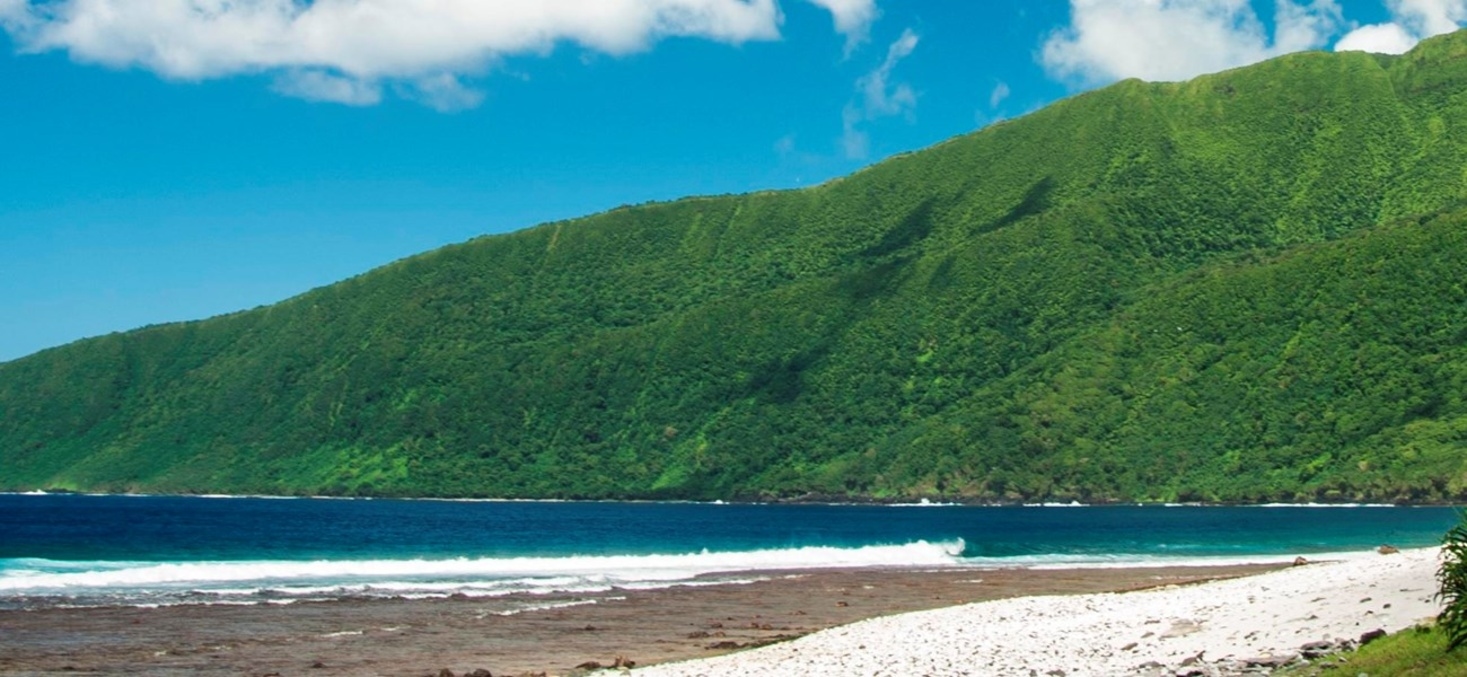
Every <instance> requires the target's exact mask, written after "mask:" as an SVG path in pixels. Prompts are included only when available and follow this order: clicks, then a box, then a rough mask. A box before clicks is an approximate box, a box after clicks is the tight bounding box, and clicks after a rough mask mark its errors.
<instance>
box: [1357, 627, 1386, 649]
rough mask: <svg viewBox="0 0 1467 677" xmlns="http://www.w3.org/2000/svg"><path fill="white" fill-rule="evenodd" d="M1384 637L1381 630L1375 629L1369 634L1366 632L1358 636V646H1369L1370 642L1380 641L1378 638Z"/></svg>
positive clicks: (1383, 631)
mask: <svg viewBox="0 0 1467 677" xmlns="http://www.w3.org/2000/svg"><path fill="white" fill-rule="evenodd" d="M1385 636H1386V631H1385V630H1382V629H1380V628H1376V629H1374V630H1371V631H1370V632H1367V633H1365V634H1363V635H1360V646H1365V645H1366V644H1369V643H1371V642H1374V641H1375V640H1377V639H1380V638H1382V637H1385Z"/></svg>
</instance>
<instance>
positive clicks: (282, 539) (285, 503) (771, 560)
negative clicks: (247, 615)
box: [0, 494, 1459, 613]
mask: <svg viewBox="0 0 1467 677" xmlns="http://www.w3.org/2000/svg"><path fill="white" fill-rule="evenodd" d="M1458 519H1459V511H1458V510H1457V509H1455V508H1450V507H1388V506H1346V507H1324V506H1257V507H1207V506H1080V507H1074V506H1024V507H974V506H951V505H936V504H927V503H921V504H914V505H907V506H866V505H758V504H754V505H751V504H706V503H577V502H521V501H437V500H380V499H379V500H341V499H310V498H298V499H297V498H293V499H280V498H266V497H246V498H233V497H174V496H90V495H74V494H64V495H19V494H8V495H0V609H35V608H47V607H92V606H116V605H127V606H161V605H175V604H291V603H296V602H301V601H315V600H335V599H358V598H391V597H405V598H431V597H447V596H469V597H485V598H493V597H499V598H504V599H514V600H516V603H517V606H512V607H510V606H507V607H506V608H507V609H510V610H511V611H513V610H514V609H523V608H532V607H533V604H529V603H527V602H525V600H527V599H528V600H534V599H537V598H544V599H546V600H554V601H553V603H554V604H564V603H574V602H575V600H576V599H578V598H577V597H576V596H577V595H590V594H603V595H604V594H606V593H608V591H610V592H615V591H616V590H619V589H620V590H631V589H646V588H657V587H666V586H672V585H707V584H717V583H733V582H746V581H752V580H758V579H759V578H761V577H766V576H772V575H787V574H788V573H789V572H791V571H796V572H797V571H799V570H802V569H815V568H831V567H909V568H929V569H937V568H954V567H971V568H993V567H1032V568H1056V567H1096V566H1106V567H1114V566H1159V565H1168V564H1198V563H1216V564H1226V563H1240V562H1275V561H1289V560H1292V559H1293V558H1294V557H1296V556H1299V555H1303V556H1305V557H1308V558H1311V559H1322V558H1340V557H1362V556H1375V555H1374V552H1373V551H1374V548H1375V547H1377V546H1379V545H1381V544H1385V543H1389V544H1391V545H1394V546H1397V547H1401V548H1407V547H1420V546H1429V545H1434V544H1437V543H1438V542H1439V540H1440V538H1441V535H1442V534H1443V533H1444V532H1445V531H1446V530H1447V529H1448V528H1450V527H1451V526H1452V525H1453V524H1455V523H1456V522H1457V521H1458ZM567 600H569V601H567ZM540 608H543V606H542V607H540ZM508 612H509V611H507V612H506V613H508Z"/></svg>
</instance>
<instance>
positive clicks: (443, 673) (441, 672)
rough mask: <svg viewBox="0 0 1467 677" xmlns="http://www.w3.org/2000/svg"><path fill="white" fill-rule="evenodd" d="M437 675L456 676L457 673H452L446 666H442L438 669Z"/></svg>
mask: <svg viewBox="0 0 1467 677" xmlns="http://www.w3.org/2000/svg"><path fill="white" fill-rule="evenodd" d="M438 677H458V675H455V674H453V671H452V670H449V669H448V668H443V669H442V670H439V671H438Z"/></svg>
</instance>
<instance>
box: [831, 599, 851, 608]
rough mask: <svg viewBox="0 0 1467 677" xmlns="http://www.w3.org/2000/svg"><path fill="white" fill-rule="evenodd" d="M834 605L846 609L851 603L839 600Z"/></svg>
mask: <svg viewBox="0 0 1467 677" xmlns="http://www.w3.org/2000/svg"><path fill="white" fill-rule="evenodd" d="M835 605H836V606H840V607H846V606H850V605H851V603H850V602H847V601H845V600H841V601H838V602H836V603H835Z"/></svg>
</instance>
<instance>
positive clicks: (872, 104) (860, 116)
mask: <svg viewBox="0 0 1467 677" xmlns="http://www.w3.org/2000/svg"><path fill="white" fill-rule="evenodd" d="M920 40H921V38H920V37H918V35H917V34H916V33H915V32H913V31H912V29H910V28H908V29H906V30H904V31H902V35H901V37H899V38H897V39H896V41H895V42H893V43H891V46H890V47H888V48H887V50H886V60H885V61H882V62H881V65H880V66H877V67H876V69H875V70H873V71H871V72H870V73H867V74H865V75H863V76H861V77H860V78H858V79H857V80H856V92H857V94H858V95H859V97H858V98H857V99H856V100H854V101H852V102H850V103H848V104H846V107H845V109H844V110H843V111H842V112H841V121H842V123H843V127H844V134H843V135H842V137H841V145H842V146H843V149H844V151H845V154H846V157H848V158H853V159H855V158H864V157H866V154H867V152H868V151H869V147H870V143H869V141H870V138H869V137H868V136H867V134H866V132H865V131H864V130H863V129H862V128H861V125H862V123H863V122H868V121H871V120H875V119H877V118H884V117H891V116H893V115H911V114H912V112H913V111H915V110H916V108H917V93H916V92H915V91H913V90H912V87H911V85H908V84H907V83H905V82H898V83H895V84H893V83H892V82H891V74H892V70H893V69H895V68H896V65H897V63H899V62H900V61H901V60H902V59H905V58H907V57H908V56H910V55H911V54H912V51H913V50H915V49H917V43H918V42H919V41H920Z"/></svg>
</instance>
